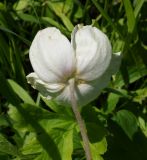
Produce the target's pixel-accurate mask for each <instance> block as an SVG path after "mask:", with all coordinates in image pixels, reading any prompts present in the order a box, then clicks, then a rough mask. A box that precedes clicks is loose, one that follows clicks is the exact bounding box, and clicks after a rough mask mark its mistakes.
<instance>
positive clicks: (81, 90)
mask: <svg viewBox="0 0 147 160" xmlns="http://www.w3.org/2000/svg"><path fill="white" fill-rule="evenodd" d="M120 62H121V55H120V53H116V54H112V58H111V62H110V64H109V66H108V68H107V70H106V71H105V72H104V73H103V75H101V76H100V77H99V78H97V79H96V80H94V81H90V82H87V83H81V84H78V85H76V87H75V97H76V100H77V103H78V105H79V106H84V105H86V104H88V103H89V102H90V101H92V100H94V99H95V98H96V97H97V96H98V95H99V94H100V92H101V91H102V89H104V88H105V87H107V86H108V84H109V82H110V80H111V76H112V75H113V74H115V73H116V72H117V71H118V69H119V67H120ZM55 100H56V101H58V102H59V103H62V104H64V105H67V104H68V105H70V104H71V102H70V89H69V86H66V87H65V88H64V89H63V90H62V92H61V93H60V95H58V96H57V97H56V98H55Z"/></svg>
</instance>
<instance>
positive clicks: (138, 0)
mask: <svg viewBox="0 0 147 160" xmlns="http://www.w3.org/2000/svg"><path fill="white" fill-rule="evenodd" d="M144 2H145V0H136V5H135V9H134V15H135V18H136V17H137V16H138V15H139V13H140V10H141V8H142V6H143V4H144Z"/></svg>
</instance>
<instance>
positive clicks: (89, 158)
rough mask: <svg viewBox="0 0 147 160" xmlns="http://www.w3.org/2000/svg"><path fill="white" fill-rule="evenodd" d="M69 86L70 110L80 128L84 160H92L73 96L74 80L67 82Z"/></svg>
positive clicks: (83, 126)
mask: <svg viewBox="0 0 147 160" xmlns="http://www.w3.org/2000/svg"><path fill="white" fill-rule="evenodd" d="M69 84H70V94H71V105H72V110H73V112H74V114H75V117H76V120H77V123H78V125H79V128H80V132H81V136H82V139H83V147H84V151H85V155H86V160H92V157H91V152H90V146H89V139H88V136H87V131H86V127H85V124H84V121H83V119H82V117H81V114H80V112H79V110H78V105H77V101H76V98H75V95H74V84H75V80H74V79H70V80H69Z"/></svg>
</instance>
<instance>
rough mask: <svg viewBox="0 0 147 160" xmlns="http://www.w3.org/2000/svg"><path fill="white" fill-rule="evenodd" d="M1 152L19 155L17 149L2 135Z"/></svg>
mask: <svg viewBox="0 0 147 160" xmlns="http://www.w3.org/2000/svg"><path fill="white" fill-rule="evenodd" d="M0 152H2V153H6V154H10V155H14V156H16V155H17V149H16V147H15V146H13V145H12V144H11V143H10V142H9V141H8V140H7V139H6V138H5V137H4V136H3V135H2V134H0Z"/></svg>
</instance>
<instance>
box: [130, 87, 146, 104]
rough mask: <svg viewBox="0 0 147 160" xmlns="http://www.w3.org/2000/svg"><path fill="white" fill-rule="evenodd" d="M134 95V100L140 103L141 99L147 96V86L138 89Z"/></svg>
mask: <svg viewBox="0 0 147 160" xmlns="http://www.w3.org/2000/svg"><path fill="white" fill-rule="evenodd" d="M134 93H135V94H136V95H135V96H134V98H133V101H134V102H138V103H140V104H142V102H143V101H145V100H146V98H147V87H146V88H143V89H138V90H136V91H135V92H134Z"/></svg>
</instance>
